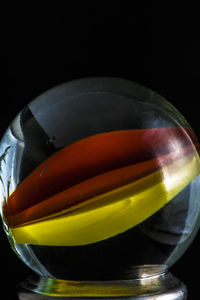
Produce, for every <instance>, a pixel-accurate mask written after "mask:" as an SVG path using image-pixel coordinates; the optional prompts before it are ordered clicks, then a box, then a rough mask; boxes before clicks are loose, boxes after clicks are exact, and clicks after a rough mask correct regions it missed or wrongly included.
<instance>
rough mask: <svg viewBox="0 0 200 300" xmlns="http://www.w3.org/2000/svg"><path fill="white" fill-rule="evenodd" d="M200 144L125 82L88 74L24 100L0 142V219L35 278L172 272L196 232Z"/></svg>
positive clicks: (160, 105)
mask: <svg viewBox="0 0 200 300" xmlns="http://www.w3.org/2000/svg"><path fill="white" fill-rule="evenodd" d="M198 151H199V143H198V141H197V138H196V136H195V134H194V132H193V130H192V129H191V127H190V125H189V124H188V123H187V121H186V120H185V119H184V117H183V116H182V115H181V114H180V113H179V112H178V111H177V110H176V109H175V108H174V107H173V106H172V105H171V104H170V103H169V102H168V101H166V100H165V99H163V98H162V97H161V96H159V95H158V94H156V93H155V92H153V91H151V90H150V89H147V88H144V87H142V86H140V85H138V84H136V83H133V82H131V81H127V80H123V79H119V78H103V77H98V78H86V79H80V80H75V81H72V82H68V83H64V84H62V85H59V86H58V87H55V88H53V89H50V90H49V91H47V92H45V93H44V94H42V95H40V96H39V97H37V98H36V99H35V100H34V101H32V102H31V103H30V104H28V105H27V106H26V107H25V108H24V109H23V110H22V111H21V112H20V113H19V114H18V116H17V117H16V118H15V119H14V121H13V122H12V123H11V125H10V126H9V128H8V129H7V131H6V133H5V135H4V136H3V138H2V140H1V147H0V185H1V189H0V194H1V213H2V219H3V224H4V228H5V231H6V233H7V235H8V237H9V241H10V243H11V245H12V247H13V249H14V250H15V251H16V253H17V254H18V255H19V256H20V258H21V259H22V260H23V261H24V262H25V263H26V264H27V265H28V266H29V267H30V268H31V269H33V270H34V271H35V272H36V273H38V274H39V275H41V276H46V277H50V278H60V279H68V280H114V279H127V278H132V277H134V272H135V270H136V269H137V268H138V266H150V267H151V266H152V267H153V266H154V267H155V266H161V267H163V266H167V267H169V266H171V265H172V264H174V263H175V261H176V260H177V259H178V258H179V257H180V256H181V255H182V254H183V253H184V251H185V250H186V249H187V248H188V246H189V245H190V243H191V242H192V240H193V238H194V236H195V234H196V232H197V230H198V228H199V224H200V201H199V188H200V176H199V174H200V160H199V154H198Z"/></svg>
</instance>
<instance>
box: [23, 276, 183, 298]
mask: <svg viewBox="0 0 200 300" xmlns="http://www.w3.org/2000/svg"><path fill="white" fill-rule="evenodd" d="M18 296H19V299H20V300H24V299H26V300H28V299H30V300H43V299H44V300H47V299H68V300H69V299H70V298H80V299H83V298H93V299H97V298H104V299H105V298H110V297H112V298H115V299H118V298H130V299H132V300H153V299H154V300H164V299H168V300H184V299H186V297H187V289H186V287H185V285H184V284H183V283H182V282H180V281H179V280H178V279H177V278H175V277H174V276H173V275H172V274H171V273H169V272H166V273H162V274H159V275H155V276H149V277H144V278H143V277H141V278H137V279H133V280H114V281H68V280H59V279H53V278H46V277H43V278H35V277H31V278H28V279H27V280H26V281H25V282H23V283H22V284H21V291H20V292H19V293H18Z"/></svg>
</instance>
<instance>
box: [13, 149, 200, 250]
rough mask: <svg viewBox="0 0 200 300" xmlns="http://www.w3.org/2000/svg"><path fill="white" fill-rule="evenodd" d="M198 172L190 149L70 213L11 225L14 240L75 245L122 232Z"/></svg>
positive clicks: (169, 197) (168, 198) (199, 172)
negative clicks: (158, 167)
mask: <svg viewBox="0 0 200 300" xmlns="http://www.w3.org/2000/svg"><path fill="white" fill-rule="evenodd" d="M199 174H200V161H199V156H198V153H196V152H195V153H194V152H192V154H189V155H187V156H184V157H182V158H181V159H178V160H176V161H175V162H173V163H172V164H169V165H167V166H165V167H163V168H162V169H160V170H158V171H156V172H154V173H153V174H151V175H148V176H146V177H144V178H142V179H139V180H137V181H135V182H133V183H131V184H127V185H125V186H123V187H120V188H117V189H114V190H112V191H110V192H107V193H104V194H102V195H99V196H96V197H94V198H92V199H91V200H89V201H88V202H87V204H86V203H84V206H82V207H81V206H79V205H77V210H75V211H73V212H71V213H65V211H62V215H60V216H49V219H45V220H40V221H38V222H36V223H31V224H27V225H23V226H19V227H15V228H10V231H11V234H12V236H13V238H14V240H15V242H16V243H22V244H33V245H49V246H78V245H86V244H91V243H95V242H98V241H102V240H105V239H107V238H110V237H113V236H115V235H117V234H119V233H122V232H124V231H126V230H128V229H130V228H132V227H134V226H136V225H138V224H139V223H141V222H143V221H144V220H145V219H147V218H148V217H150V216H151V215H153V214H154V213H155V212H156V211H158V210H159V209H160V208H162V207H163V206H164V205H165V204H166V203H167V202H169V201H170V200H171V199H172V198H173V197H174V196H176V195H177V194H178V193H179V192H180V191H181V190H182V189H184V188H185V187H186V186H187V185H188V184H189V183H190V182H191V181H192V180H194V179H195V178H196V177H197V176H198V175H199Z"/></svg>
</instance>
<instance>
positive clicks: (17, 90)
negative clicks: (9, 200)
mask: <svg viewBox="0 0 200 300" xmlns="http://www.w3.org/2000/svg"><path fill="white" fill-rule="evenodd" d="M131 2H132V3H131ZM28 3H29V4H28V5H26V4H25V3H21V4H19V3H17V4H15V5H14V4H10V6H9V7H8V9H7V11H6V22H5V26H4V31H5V33H6V41H5V43H4V45H6V47H5V49H6V51H5V61H6V62H7V72H6V77H7V93H6V94H7V95H6V98H4V97H3V98H2V101H1V123H0V124H1V126H0V134H1V136H2V134H3V132H4V131H5V129H6V128H7V126H8V125H9V123H10V122H11V121H12V119H13V118H14V117H15V116H16V114H17V113H18V112H19V111H20V110H21V109H22V108H23V107H24V106H25V105H26V104H27V103H28V102H29V101H31V100H32V99H33V98H34V97H36V96H37V95H39V94H40V93H41V92H43V91H45V90H47V89H49V88H51V87H53V86H55V85H57V84H59V83H62V82H65V81H68V80H72V79H77V78H82V77H88V76H116V77H122V78H125V79H130V80H133V81H136V82H138V83H140V84H143V85H145V86H147V87H150V88H151V89H153V90H155V91H157V92H158V93H160V94H161V95H163V96H164V97H165V98H167V99H168V100H169V101H171V103H173V104H174V105H175V106H176V107H177V108H178V109H179V110H180V111H181V112H182V113H183V115H184V116H185V117H186V119H187V120H188V121H189V123H190V124H191V126H192V127H193V129H194V131H195V132H196V134H197V136H198V137H199V136H200V130H199V79H200V78H199V53H200V52H199V47H198V46H199V45H198V44H199V39H200V38H199V31H200V29H199V24H198V9H197V7H196V6H192V4H189V3H190V2H189V1H188V2H187V3H186V4H184V3H183V2H181V1H180V2H179V1H178V2H176V1H173V2H170V1H166V2H165V1H146V2H145V1H144V2H142V1H141V2H140V4H139V5H138V4H136V2H134V1H130V3H129V2H127V3H125V4H124V2H123V1H119V2H117V1H115V2H113V3H110V6H109V5H108V3H109V1H107V2H106V3H104V5H103V3H102V2H101V1H91V2H89V3H87V4H88V5H87V7H86V4H85V1H80V3H79V2H78V1H74V2H73V5H72V4H70V3H71V2H70V1H69V2H68V1H52V2H50V1H48V2H46V1H40V2H37V1H28ZM175 3H176V5H175ZM2 14H3V12H2ZM3 61H4V58H3ZM0 249H1V250H0V251H1V270H2V274H4V275H3V276H4V278H3V279H1V281H3V284H7V283H8V282H9V291H10V293H11V294H12V293H13V294H12V296H11V294H10V296H8V299H9V300H12V299H13V300H14V299H15V298H14V290H15V285H16V284H17V283H18V282H20V281H22V280H23V279H24V278H26V276H27V275H28V274H30V273H31V271H29V270H28V268H27V267H26V266H24V264H23V263H22V262H21V261H20V260H19V259H18V258H17V256H16V255H15V254H14V253H13V252H12V250H11V248H10V246H9V245H8V242H7V238H6V237H5V234H4V233H3V230H1V234H0ZM199 253H200V233H199V234H198V235H197V237H196V238H195V240H194V242H193V244H192V246H191V247H190V248H189V249H188V250H187V252H186V254H185V255H184V256H183V257H182V258H181V259H180V260H179V261H178V262H177V263H176V264H175V266H173V267H172V268H171V272H172V273H173V274H174V275H175V276H177V277H178V278H179V279H181V280H182V281H183V282H184V283H185V284H186V285H187V287H188V290H189V295H190V296H189V298H188V299H192V300H195V299H197V298H196V297H198V296H195V295H196V293H197V292H198V290H199V286H198V282H197V281H196V280H195V278H196V277H197V276H198V270H199V267H200V261H199ZM2 286H3V285H2ZM5 289H8V287H6V288H5ZM4 299H6V298H5V297H4Z"/></svg>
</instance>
